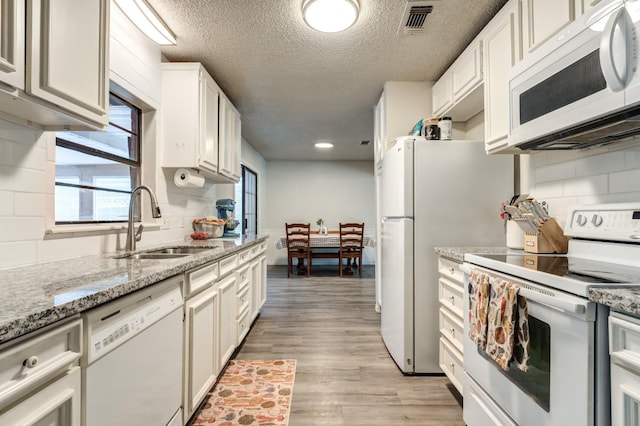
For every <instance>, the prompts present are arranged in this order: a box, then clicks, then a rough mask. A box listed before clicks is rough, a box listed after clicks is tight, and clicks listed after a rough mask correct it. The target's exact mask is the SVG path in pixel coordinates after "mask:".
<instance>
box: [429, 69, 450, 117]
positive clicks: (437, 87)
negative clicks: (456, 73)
mask: <svg viewBox="0 0 640 426" xmlns="http://www.w3.org/2000/svg"><path fill="white" fill-rule="evenodd" d="M431 96H432V98H433V115H434V116H435V117H438V116H442V115H444V113H445V112H446V111H447V110H448V109H449V108H451V105H453V77H452V75H451V69H448V70H447V71H445V73H444V74H442V77H440V78H439V79H438V81H436V82H435V84H434V85H433V89H432V92H431Z"/></svg>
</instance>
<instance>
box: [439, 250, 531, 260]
mask: <svg viewBox="0 0 640 426" xmlns="http://www.w3.org/2000/svg"><path fill="white" fill-rule="evenodd" d="M434 250H435V251H436V253H438V254H439V255H440V256H444V257H448V258H450V259H453V260H457V261H458V262H463V261H464V255H465V254H467V253H474V254H504V253H520V254H521V253H524V251H523V250H515V249H510V248H508V247H435V248H434Z"/></svg>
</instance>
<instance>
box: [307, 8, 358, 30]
mask: <svg viewBox="0 0 640 426" xmlns="http://www.w3.org/2000/svg"><path fill="white" fill-rule="evenodd" d="M359 9H360V5H359V4H358V0H304V1H303V2H302V16H303V17H304V20H305V22H306V23H307V25H309V26H310V27H311V28H313V29H315V30H318V31H322V32H323V33H337V32H339V31H344V30H346V29H347V28H349V27H350V26H352V25H353V24H354V23H355V22H356V20H357V19H358V11H359Z"/></svg>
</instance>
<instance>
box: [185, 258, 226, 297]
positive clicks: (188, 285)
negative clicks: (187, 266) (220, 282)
mask: <svg viewBox="0 0 640 426" xmlns="http://www.w3.org/2000/svg"><path fill="white" fill-rule="evenodd" d="M184 278H185V280H184V285H185V289H184V294H185V298H188V297H190V296H192V295H194V294H196V293H198V292H200V291H201V290H204V289H205V288H207V287H209V286H211V285H213V283H214V282H216V280H217V279H218V262H214V263H210V264H208V265H205V266H203V267H202V268H198V269H194V270H191V271H187V272H185V274H184Z"/></svg>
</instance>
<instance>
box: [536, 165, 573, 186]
mask: <svg viewBox="0 0 640 426" xmlns="http://www.w3.org/2000/svg"><path fill="white" fill-rule="evenodd" d="M535 174H536V180H535V182H536V183H540V182H551V181H557V180H564V179H573V178H575V177H576V163H575V162H574V161H568V162H566V163H559V164H551V165H548V166H542V167H538V168H537V169H536V170H535Z"/></svg>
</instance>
